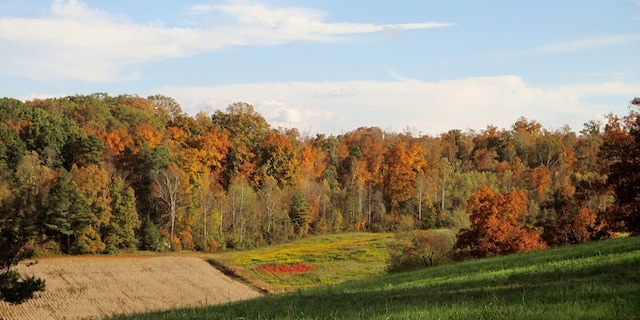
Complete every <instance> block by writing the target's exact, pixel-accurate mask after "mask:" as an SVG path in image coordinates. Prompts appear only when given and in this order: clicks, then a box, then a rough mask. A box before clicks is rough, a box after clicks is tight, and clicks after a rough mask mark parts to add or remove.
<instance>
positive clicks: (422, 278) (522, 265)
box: [117, 237, 640, 319]
mask: <svg viewBox="0 0 640 320" xmlns="http://www.w3.org/2000/svg"><path fill="white" fill-rule="evenodd" d="M283 250H285V249H284V248H283ZM295 250H297V249H295V248H293V247H292V248H290V249H289V251H295ZM285 251H286V250H285ZM289 251H287V252H289ZM266 256H267V254H266V253H265V254H264V255H257V258H255V257H254V256H252V255H242V254H239V255H238V256H235V257H234V258H233V259H235V261H237V262H238V263H246V266H248V267H249V268H252V267H254V266H259V265H261V264H264V263H266V262H267V260H266V258H264V257H266ZM250 257H254V258H250ZM260 257H262V258H260ZM245 259H246V260H245ZM286 261H288V262H291V263H293V264H295V263H298V260H295V259H293V260H286ZM270 262H272V263H276V264H277V263H279V262H278V261H277V260H273V261H270ZM317 268H321V265H317ZM362 271H363V272H370V270H362ZM264 281H268V279H264ZM276 282H277V281H276ZM320 282H321V281H320ZM638 297H640V238H639V237H632V238H624V239H614V240H607V241H601V242H593V243H587V244H582V245H575V246H569V247H562V248H557V249H549V250H545V251H538V252H533V253H528V254H519V255H512V256H506V257H497V258H491V259H483V260H475V261H467V262H462V263H456V264H450V265H443V266H439V267H433V268H429V269H424V270H420V271H416V272H407V273H401V274H394V275H384V276H373V277H368V278H366V279H363V280H359V281H350V282H345V283H341V284H333V285H324V286H318V287H313V288H309V289H306V290H298V291H293V292H287V293H282V294H275V295H269V296H265V297H262V298H257V299H253V300H247V301H242V302H238V303H232V304H226V305H220V306H212V307H204V308H189V309H174V310H170V311H166V312H160V313H150V314H142V315H136V316H128V317H119V318H117V319H638V318H639V315H640V300H639V298H638Z"/></svg>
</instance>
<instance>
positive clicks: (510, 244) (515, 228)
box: [454, 187, 546, 258]
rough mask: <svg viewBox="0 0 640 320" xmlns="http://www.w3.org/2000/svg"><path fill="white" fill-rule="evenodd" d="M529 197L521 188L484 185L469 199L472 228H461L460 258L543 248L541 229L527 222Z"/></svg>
mask: <svg viewBox="0 0 640 320" xmlns="http://www.w3.org/2000/svg"><path fill="white" fill-rule="evenodd" d="M527 203H528V200H527V196H526V195H525V194H524V193H523V192H522V191H520V190H515V189H514V190H512V191H509V192H506V193H494V192H493V190H491V189H489V188H487V187H483V188H481V189H480V190H478V192H477V193H476V194H475V195H473V196H472V197H471V199H469V203H468V206H467V211H469V212H470V213H471V227H470V228H464V229H461V230H460V232H459V233H458V237H457V241H456V244H455V247H454V248H455V253H456V255H457V256H458V257H459V258H467V257H476V258H481V257H488V256H495V255H504V254H510V253H516V252H526V251H530V250H536V249H542V248H544V247H546V244H545V243H544V242H542V241H541V239H540V232H539V231H538V230H536V229H534V228H532V227H530V226H527V225H525V224H524V222H525V220H526V218H527V216H528V214H529V213H528V212H527V210H526V208H527Z"/></svg>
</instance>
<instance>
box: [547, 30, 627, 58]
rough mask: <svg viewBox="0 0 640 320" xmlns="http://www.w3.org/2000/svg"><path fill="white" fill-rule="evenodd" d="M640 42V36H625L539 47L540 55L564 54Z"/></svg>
mask: <svg viewBox="0 0 640 320" xmlns="http://www.w3.org/2000/svg"><path fill="white" fill-rule="evenodd" d="M638 40H640V34H623V35H611V36H603V37H596V38H590V39H582V40H574V41H568V42H563V43H557V44H550V45H545V46H541V47H538V48H537V49H536V51H537V52H539V53H549V54H564V53H571V52H576V51H584V50H592V49H598V48H603V47H609V46H615V45H622V44H627V43H631V42H636V41H638Z"/></svg>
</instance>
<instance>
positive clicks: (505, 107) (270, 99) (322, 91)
mask: <svg viewBox="0 0 640 320" xmlns="http://www.w3.org/2000/svg"><path fill="white" fill-rule="evenodd" d="M342 88H347V89H345V90H347V91H349V92H351V91H353V92H357V94H346V95H340V94H338V95H335V96H332V94H331V93H332V92H338V93H339V92H341V90H343V89H342ZM159 92H161V93H163V94H165V95H168V96H171V97H174V98H175V99H177V100H178V101H179V102H180V103H181V104H182V106H183V109H184V110H185V111H187V112H189V113H191V114H195V113H196V112H198V111H199V109H200V108H202V106H204V105H207V106H209V107H210V108H217V109H222V110H224V109H225V108H226V106H227V105H229V104H230V103H232V102H236V101H244V102H248V103H251V104H253V105H254V106H255V108H256V110H257V111H258V112H260V113H261V114H262V115H263V116H264V117H265V118H266V119H267V120H268V121H269V123H271V124H272V125H273V126H285V127H297V128H299V129H300V130H301V131H304V132H319V133H327V134H329V133H332V134H340V133H343V132H346V131H350V130H354V129H356V128H358V127H361V126H378V127H381V128H382V129H385V130H393V131H397V132H400V131H402V130H403V129H404V128H407V127H409V128H415V129H418V130H419V131H421V132H423V133H428V134H439V133H442V132H446V131H448V130H450V129H455V128H458V129H463V130H464V129H469V128H471V129H475V130H480V129H484V128H486V126H487V125H496V126H498V127H499V128H508V127H509V126H510V125H511V124H513V123H514V122H515V121H516V120H517V119H518V118H519V117H521V116H525V117H527V118H529V119H535V120H537V121H539V122H540V123H542V124H543V125H545V126H546V127H554V128H560V127H561V126H562V125H564V124H569V125H570V126H571V127H572V128H573V129H574V130H579V129H580V128H581V127H582V124H583V123H584V122H586V121H589V120H594V119H602V115H604V114H607V113H608V112H610V111H614V110H612V109H611V108H612V107H620V108H624V107H626V101H627V100H629V99H630V97H633V96H634V95H636V94H637V92H640V84H636V85H633V84H624V83H619V82H607V83H597V84H587V85H567V86H562V87H558V88H554V89H542V88H539V87H536V86H532V85H529V84H527V83H525V82H524V81H523V80H522V79H521V78H520V77H517V76H497V77H473V78H464V79H457V80H447V81H438V82H424V81H420V80H410V79H407V80H404V81H402V80H401V81H388V82H385V81H346V82H319V83H310V82H291V83H256V84H237V85H224V86H203V87H164V88H160V89H159ZM327 93H329V94H327ZM612 95H618V96H623V97H624V98H621V100H620V102H619V105H618V102H617V101H616V102H602V101H599V102H593V101H591V100H590V99H591V98H593V97H596V98H602V97H609V96H612ZM328 96H330V97H332V99H327V97H328ZM625 99H626V100H625ZM596 100H598V99H596ZM611 103H613V106H612V104H611Z"/></svg>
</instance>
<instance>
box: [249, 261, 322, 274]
mask: <svg viewBox="0 0 640 320" xmlns="http://www.w3.org/2000/svg"><path fill="white" fill-rule="evenodd" d="M315 269H316V268H314V267H313V266H310V265H308V264H302V263H297V264H286V265H275V264H263V265H261V266H258V267H256V268H254V270H256V271H258V272H272V273H288V274H293V273H301V272H308V271H313V270H315Z"/></svg>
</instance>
